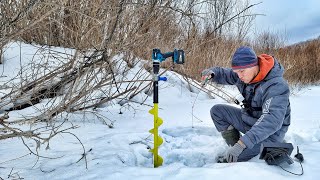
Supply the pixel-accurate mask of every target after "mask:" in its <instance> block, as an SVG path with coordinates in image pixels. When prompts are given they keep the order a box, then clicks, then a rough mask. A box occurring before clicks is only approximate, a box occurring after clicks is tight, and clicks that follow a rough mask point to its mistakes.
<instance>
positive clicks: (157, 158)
mask: <svg viewBox="0 0 320 180" xmlns="http://www.w3.org/2000/svg"><path fill="white" fill-rule="evenodd" d="M162 163H163V159H162V157H161V156H159V155H156V156H155V159H154V167H159V166H161V165H162Z"/></svg>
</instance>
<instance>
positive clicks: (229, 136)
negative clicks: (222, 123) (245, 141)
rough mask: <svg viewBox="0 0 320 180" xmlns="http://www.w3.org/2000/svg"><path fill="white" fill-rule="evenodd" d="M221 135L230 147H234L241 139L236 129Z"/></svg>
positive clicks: (223, 132)
mask: <svg viewBox="0 0 320 180" xmlns="http://www.w3.org/2000/svg"><path fill="white" fill-rule="evenodd" d="M221 135H222V137H223V139H224V140H225V141H226V143H227V144H228V145H229V146H233V145H234V144H235V143H237V142H238V140H239V139H240V133H239V131H238V130H236V129H235V128H233V129H230V130H225V131H222V132H221Z"/></svg>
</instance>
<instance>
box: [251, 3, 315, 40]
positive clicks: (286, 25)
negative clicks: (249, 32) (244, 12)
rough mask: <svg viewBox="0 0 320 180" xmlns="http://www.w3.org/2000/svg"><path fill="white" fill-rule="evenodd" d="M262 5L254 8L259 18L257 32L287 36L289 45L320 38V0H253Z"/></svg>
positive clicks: (256, 25)
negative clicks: (269, 32)
mask: <svg viewBox="0 0 320 180" xmlns="http://www.w3.org/2000/svg"><path fill="white" fill-rule="evenodd" d="M251 2H252V3H259V2H262V3H261V4H259V5H257V6H255V7H253V9H252V11H253V13H259V14H265V16H257V17H256V20H255V24H254V28H255V29H256V31H258V32H261V31H264V30H269V31H271V32H276V33H281V34H286V37H287V41H288V44H293V43H296V42H299V41H305V40H308V39H312V38H316V37H318V36H320V1H319V0H251Z"/></svg>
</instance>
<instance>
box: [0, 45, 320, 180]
mask: <svg viewBox="0 0 320 180" xmlns="http://www.w3.org/2000/svg"><path fill="white" fill-rule="evenodd" d="M24 48H26V49H27V50H25V51H23V49H24ZM32 48H34V47H30V46H28V45H23V46H22V53H21V54H22V56H21V57H22V59H26V58H28V57H32V54H33V52H34V51H32V50H30V49H32ZM24 53H25V54H24ZM19 54H20V47H19V46H17V44H15V43H13V44H11V46H10V47H9V48H8V49H7V51H6V52H5V54H4V56H5V62H4V64H3V65H0V74H2V77H1V79H0V83H3V81H4V80H6V79H5V78H7V77H9V76H10V74H12V72H16V70H17V69H19V68H20V65H19V64H21V61H20V55H19ZM28 54H29V55H30V56H28ZM26 61H27V60H26ZM14 65H16V66H14ZM14 68H16V69H14ZM165 75H166V76H167V77H168V81H167V82H160V86H159V87H160V88H159V89H160V92H159V108H160V109H159V116H160V117H161V118H162V119H163V120H164V123H163V124H162V125H161V126H160V127H159V134H160V136H161V137H162V138H163V139H164V143H163V144H162V145H161V146H160V148H159V154H160V156H162V157H163V159H164V163H163V165H162V166H161V167H159V168H153V164H152V154H151V153H150V152H149V148H150V147H151V148H152V147H153V145H152V141H153V138H152V136H151V134H150V133H149V132H148V131H149V130H150V129H152V127H153V116H152V115H151V114H149V113H148V111H149V110H150V109H151V106H152V105H153V103H152V96H149V97H148V98H147V100H146V102H145V103H144V104H146V105H140V104H138V103H130V104H125V105H123V106H120V105H119V104H117V103H116V101H115V103H114V104H113V105H106V106H105V107H101V108H98V109H97V112H98V113H99V114H101V115H104V116H106V117H108V119H110V120H113V121H115V122H114V123H113V124H114V127H113V128H109V127H108V126H106V125H104V124H103V123H101V122H100V121H99V120H97V119H96V118H95V116H94V115H92V114H90V113H89V114H83V113H75V114H72V115H70V117H69V121H68V122H67V123H66V124H64V126H65V127H68V126H71V123H72V125H77V126H79V128H77V129H73V130H70V131H69V132H71V133H73V134H74V135H76V136H77V137H78V138H79V139H80V140H81V142H82V144H83V145H84V148H85V150H86V161H85V159H84V158H82V157H83V156H82V154H83V153H84V152H83V148H82V145H81V144H80V143H79V141H78V139H77V138H76V137H75V136H73V135H72V134H67V133H65V134H59V135H58V136H56V137H54V138H53V139H52V140H51V141H50V146H49V149H46V147H45V146H41V148H40V149H39V154H40V155H42V156H45V157H49V158H38V157H36V156H34V155H31V154H30V153H29V150H28V149H27V148H26V147H25V146H24V145H23V144H22V141H21V140H20V139H18V138H14V139H6V140H2V141H0V179H14V178H16V179H18V178H24V179H59V180H60V179H257V178H259V179H268V180H269V179H297V178H298V179H319V177H320V151H319V149H320V118H319V117H320V111H319V110H318V103H319V101H320V87H318V86H310V87H306V88H303V89H302V90H300V91H296V90H295V93H294V94H293V95H292V96H291V106H292V123H291V126H290V128H289V132H288V133H287V135H286V137H285V139H286V141H287V142H291V143H292V144H293V146H294V147H295V149H294V151H293V153H292V155H291V157H293V156H294V154H296V147H297V146H299V149H300V152H301V153H303V155H304V158H305V161H304V162H303V167H304V175H302V176H300V177H298V176H294V175H292V174H289V173H287V172H285V171H283V170H282V169H281V168H279V167H276V166H268V165H267V164H266V163H265V162H264V161H263V160H260V159H259V157H258V156H257V157H255V158H253V159H251V160H250V161H248V162H241V163H230V164H226V163H223V164H222V163H216V162H215V158H216V157H217V156H219V155H222V154H224V152H225V150H226V149H227V148H228V147H227V145H226V144H225V143H224V141H223V139H222V138H221V136H220V134H219V133H218V132H217V131H216V129H215V127H214V125H213V123H212V120H211V118H210V114H209V110H210V108H211V107H212V106H213V105H214V104H217V103H226V102H225V101H224V100H222V99H220V98H215V99H212V98H209V96H208V95H206V94H205V93H204V92H202V91H200V92H199V91H195V92H190V91H189V90H188V89H187V85H186V83H185V82H184V81H183V80H181V78H179V76H178V75H176V74H175V73H173V72H167V73H166V74H165ZM5 76H7V77H5ZM0 85H2V84H0ZM225 90H227V91H229V93H231V94H234V95H236V94H237V91H236V90H235V89H234V88H226V89H225ZM146 96H147V95H146V94H143V93H142V94H139V95H138V96H137V97H135V100H136V101H141V100H142V99H144V98H145V97H146ZM41 103H43V104H45V103H46V101H43V102H41ZM148 105H150V106H148ZM22 111H23V112H24V113H25V112H34V111H35V109H34V108H33V107H29V108H27V109H25V110H21V112H19V111H15V112H11V113H10V114H12V115H13V116H14V115H17V114H21V113H22ZM120 111H121V112H122V113H119V112H120ZM10 114H9V115H10ZM26 143H27V144H28V145H29V147H31V148H33V149H32V150H35V149H36V146H37V145H36V143H35V142H34V141H27V142H26ZM81 158H82V159H81ZM86 162H87V167H88V168H87V169H86ZM285 168H286V169H287V170H289V171H292V172H295V173H300V171H301V169H300V164H299V163H297V162H295V163H294V164H292V165H290V166H286V167H285Z"/></svg>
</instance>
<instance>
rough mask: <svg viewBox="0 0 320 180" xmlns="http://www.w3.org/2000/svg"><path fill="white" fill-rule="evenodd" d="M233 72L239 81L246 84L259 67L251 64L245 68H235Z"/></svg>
mask: <svg viewBox="0 0 320 180" xmlns="http://www.w3.org/2000/svg"><path fill="white" fill-rule="evenodd" d="M233 72H235V73H237V75H238V76H239V78H240V80H241V81H243V82H244V83H246V84H248V83H249V82H251V81H252V79H253V78H254V77H255V76H256V75H257V74H258V72H259V68H258V66H253V67H250V68H245V69H236V70H233Z"/></svg>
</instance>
